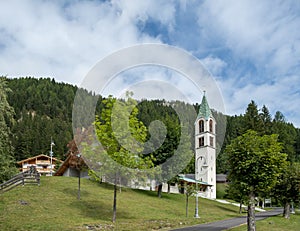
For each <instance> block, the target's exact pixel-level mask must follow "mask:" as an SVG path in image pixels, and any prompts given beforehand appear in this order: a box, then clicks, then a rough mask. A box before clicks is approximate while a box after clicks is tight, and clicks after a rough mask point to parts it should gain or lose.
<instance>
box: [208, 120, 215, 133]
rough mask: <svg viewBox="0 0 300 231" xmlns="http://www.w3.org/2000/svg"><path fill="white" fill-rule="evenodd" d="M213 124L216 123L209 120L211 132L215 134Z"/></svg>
mask: <svg viewBox="0 0 300 231" xmlns="http://www.w3.org/2000/svg"><path fill="white" fill-rule="evenodd" d="M213 124H214V122H213V121H212V119H210V120H209V132H213Z"/></svg>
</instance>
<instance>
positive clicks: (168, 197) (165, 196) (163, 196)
mask: <svg viewBox="0 0 300 231" xmlns="http://www.w3.org/2000/svg"><path fill="white" fill-rule="evenodd" d="M131 190H132V191H134V192H135V193H139V194H142V195H145V196H148V197H152V198H158V196H157V191H149V190H141V189H131ZM179 195H182V194H171V193H166V192H163V193H162V194H161V199H166V200H174V197H176V196H179Z"/></svg>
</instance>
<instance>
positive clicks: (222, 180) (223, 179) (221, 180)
mask: <svg viewBox="0 0 300 231" xmlns="http://www.w3.org/2000/svg"><path fill="white" fill-rule="evenodd" d="M216 181H217V183H227V175H226V174H217V175H216Z"/></svg>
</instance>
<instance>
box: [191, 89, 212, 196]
mask: <svg viewBox="0 0 300 231" xmlns="http://www.w3.org/2000/svg"><path fill="white" fill-rule="evenodd" d="M195 180H197V181H200V182H203V183H206V184H207V185H209V187H206V188H205V190H204V191H203V192H202V193H201V194H202V195H201V196H203V197H205V198H209V199H216V120H215V118H214V117H213V115H212V112H211V110H210V108H209V105H208V102H207V99H206V96H205V92H204V95H203V98H202V102H201V104H200V108H199V112H198V115H197V119H196V121H195Z"/></svg>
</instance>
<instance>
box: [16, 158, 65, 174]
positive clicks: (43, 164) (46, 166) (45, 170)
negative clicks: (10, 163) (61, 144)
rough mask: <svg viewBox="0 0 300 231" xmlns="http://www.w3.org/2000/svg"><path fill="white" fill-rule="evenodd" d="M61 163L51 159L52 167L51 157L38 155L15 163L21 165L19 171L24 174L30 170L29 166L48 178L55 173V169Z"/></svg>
mask: <svg viewBox="0 0 300 231" xmlns="http://www.w3.org/2000/svg"><path fill="white" fill-rule="evenodd" d="M61 163H62V161H61V160H59V159H57V158H54V157H52V165H51V157H50V156H47V155H44V154H40V155H38V156H34V157H30V158H27V159H25V160H21V161H19V162H17V164H18V165H21V168H20V171H21V172H26V171H27V170H29V169H30V167H31V166H34V167H35V168H36V170H37V172H38V173H40V174H41V175H45V176H50V175H52V173H53V174H54V172H55V167H56V166H57V165H60V164H61Z"/></svg>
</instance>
